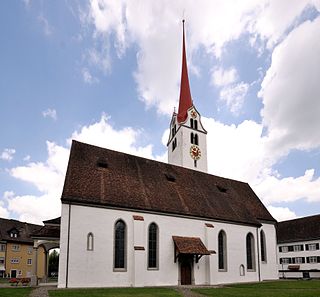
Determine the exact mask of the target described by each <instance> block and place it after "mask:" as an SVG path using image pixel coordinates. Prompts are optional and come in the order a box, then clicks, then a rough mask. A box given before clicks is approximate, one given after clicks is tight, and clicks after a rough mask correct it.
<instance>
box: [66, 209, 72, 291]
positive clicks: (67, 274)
mask: <svg viewBox="0 0 320 297" xmlns="http://www.w3.org/2000/svg"><path fill="white" fill-rule="evenodd" d="M70 217H71V204H69V215H68V241H67V269H66V288H68V279H69V249H70V220H71V218H70Z"/></svg>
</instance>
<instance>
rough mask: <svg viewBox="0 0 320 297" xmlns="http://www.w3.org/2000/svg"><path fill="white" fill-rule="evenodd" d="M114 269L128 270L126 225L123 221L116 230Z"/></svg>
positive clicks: (119, 222) (120, 221)
mask: <svg viewBox="0 0 320 297" xmlns="http://www.w3.org/2000/svg"><path fill="white" fill-rule="evenodd" d="M114 268H115V269H120V270H124V269H126V224H125V223H124V221H122V220H119V221H117V222H116V224H115V228H114Z"/></svg>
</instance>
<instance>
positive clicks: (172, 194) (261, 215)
mask: <svg viewBox="0 0 320 297" xmlns="http://www.w3.org/2000/svg"><path fill="white" fill-rule="evenodd" d="M168 176H173V177H174V178H173V179H168ZM61 200H62V203H80V204H85V205H95V206H107V207H117V208H123V209H134V210H141V211H151V212H160V213H168V214H178V215H183V216H192V217H199V218H206V219H209V220H210V219H212V220H223V221H230V222H239V223H245V224H252V225H259V224H260V221H261V220H264V221H270V222H275V220H274V219H273V217H272V216H271V215H270V213H269V212H268V211H267V209H266V208H265V206H264V205H263V204H262V202H261V201H260V200H259V198H258V197H257V196H256V195H255V193H254V192H253V190H252V189H251V188H250V186H249V185H248V184H247V183H243V182H239V181H235V180H231V179H227V178H222V177H218V176H214V175H210V174H206V173H203V172H199V171H195V170H190V169H187V168H183V167H180V166H175V165H171V164H166V163H162V162H157V161H153V160H149V159H145V158H140V157H136V156H132V155H128V154H124V153H120V152H116V151H111V150H108V149H104V148H100V147H96V146H92V145H88V144H84V143H81V142H77V141H73V142H72V147H71V152H70V158H69V164H68V170H67V174H66V179H65V184H64V188H63V193H62V198H61Z"/></svg>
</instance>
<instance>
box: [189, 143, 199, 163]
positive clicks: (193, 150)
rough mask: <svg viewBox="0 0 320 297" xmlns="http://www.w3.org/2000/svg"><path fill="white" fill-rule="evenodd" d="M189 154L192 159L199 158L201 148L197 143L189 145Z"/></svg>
mask: <svg viewBox="0 0 320 297" xmlns="http://www.w3.org/2000/svg"><path fill="white" fill-rule="evenodd" d="M190 156H191V158H192V159H194V160H199V159H200V158H201V150H200V148H199V147H198V146H197V145H191V147H190Z"/></svg>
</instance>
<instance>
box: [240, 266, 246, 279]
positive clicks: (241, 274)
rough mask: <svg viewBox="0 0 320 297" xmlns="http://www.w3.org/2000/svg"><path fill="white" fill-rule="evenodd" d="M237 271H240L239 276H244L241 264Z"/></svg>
mask: <svg viewBox="0 0 320 297" xmlns="http://www.w3.org/2000/svg"><path fill="white" fill-rule="evenodd" d="M239 270H240V276H245V274H246V273H245V270H244V265H243V264H241V265H240V267H239Z"/></svg>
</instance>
